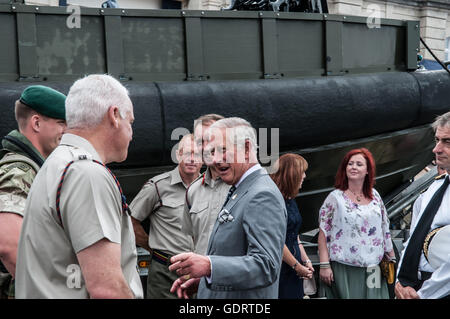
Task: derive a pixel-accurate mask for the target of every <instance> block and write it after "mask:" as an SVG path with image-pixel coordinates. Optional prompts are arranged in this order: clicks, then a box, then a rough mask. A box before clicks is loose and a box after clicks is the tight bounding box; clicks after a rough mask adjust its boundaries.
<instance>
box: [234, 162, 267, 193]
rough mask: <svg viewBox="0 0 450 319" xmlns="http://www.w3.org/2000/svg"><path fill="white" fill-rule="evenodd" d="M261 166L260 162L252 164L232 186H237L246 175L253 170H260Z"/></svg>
mask: <svg viewBox="0 0 450 319" xmlns="http://www.w3.org/2000/svg"><path fill="white" fill-rule="evenodd" d="M261 168H262V167H261V165H260V164H256V165H253V166H252V167H250V168H249V169H248V170H247V171H246V172H245V173H244V175H242V176H241V179H240V180H239V182H237V183H236V185H234V186H235V187H236V188H237V187H239V185H240V184H241V183H242V182H243V181H244V179H246V178H247V176H249V175H250V174H251V173H253V172H256V171H257V170H260V169H261Z"/></svg>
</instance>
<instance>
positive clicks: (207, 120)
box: [194, 113, 225, 130]
mask: <svg viewBox="0 0 450 319" xmlns="http://www.w3.org/2000/svg"><path fill="white" fill-rule="evenodd" d="M224 118H225V117H224V116H222V115H220V114H215V113H210V114H205V115H202V116H200V117H199V118H197V119H195V120H194V130H195V128H196V127H197V126H198V125H199V124H202V125H205V126H210V125H211V124H213V123H214V122H217V121H219V120H222V119H224Z"/></svg>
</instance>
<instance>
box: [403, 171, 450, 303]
mask: <svg viewBox="0 0 450 319" xmlns="http://www.w3.org/2000/svg"><path fill="white" fill-rule="evenodd" d="M443 182H444V178H442V179H439V180H436V181H435V182H434V183H433V184H431V185H430V187H429V188H428V190H427V191H426V192H425V193H423V194H421V195H420V196H419V198H418V199H417V200H416V203H414V206H413V213H412V218H411V229H410V234H411V235H412V233H413V232H414V229H415V228H416V226H417V223H418V221H419V220H420V218H421V216H422V214H423V212H424V210H425V208H426V207H427V205H428V203H429V202H430V200H431V197H433V195H434V193H435V192H436V191H437V190H438V189H439V187H441V185H442V183H443ZM449 224H450V186H449V187H448V188H447V190H446V192H445V193H444V197H443V199H442V203H441V206H440V207H439V209H438V211H437V212H436V215H435V216H434V219H433V222H432V223H431V227H430V229H429V231H431V230H433V229H435V228H438V227H442V226H445V225H449ZM410 238H411V237H410ZM408 243H409V239H408V241H407V242H406V243H405V245H404V249H403V251H402V258H401V259H400V262H399V265H398V269H400V267H401V263H402V261H403V255H404V252H405V250H406V247H407V246H408ZM418 271H427V272H432V273H433V275H432V276H431V278H430V279H428V280H426V281H425V282H424V283H423V285H422V287H421V288H420V289H419V290H418V291H417V294H418V295H419V297H420V298H422V299H437V298H442V297H445V296H447V295H449V294H450V255H449V256H448V258H447V262H445V263H444V264H442V265H441V266H440V267H439V268H437V269H433V267H431V265H430V264H429V263H428V261H427V260H426V258H425V256H424V255H423V252H422V255H421V256H420V262H419V269H418ZM397 273H398V272H397ZM419 278H420V276H419Z"/></svg>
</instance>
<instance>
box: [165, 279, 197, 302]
mask: <svg viewBox="0 0 450 319" xmlns="http://www.w3.org/2000/svg"><path fill="white" fill-rule="evenodd" d="M185 278H186V277H185V276H183V277H180V278H178V279H177V280H175V281H174V282H173V284H172V287H171V288H170V292H171V293H175V292H176V293H177V296H178V298H180V299H181V298H184V299H189V298H192V295H193V294H195V293H196V292H197V290H198V284H199V283H200V278H191V279H188V280H186V279H185Z"/></svg>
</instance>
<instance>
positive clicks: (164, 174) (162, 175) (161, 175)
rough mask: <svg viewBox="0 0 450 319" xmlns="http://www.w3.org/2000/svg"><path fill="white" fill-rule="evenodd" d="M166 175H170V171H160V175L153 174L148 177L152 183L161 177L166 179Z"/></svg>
mask: <svg viewBox="0 0 450 319" xmlns="http://www.w3.org/2000/svg"><path fill="white" fill-rule="evenodd" d="M167 177H170V172H166V173H162V174H160V175H157V176H154V177H152V178H151V179H150V181H152V182H153V183H157V182H159V181H161V180H163V179H166V178H167Z"/></svg>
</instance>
